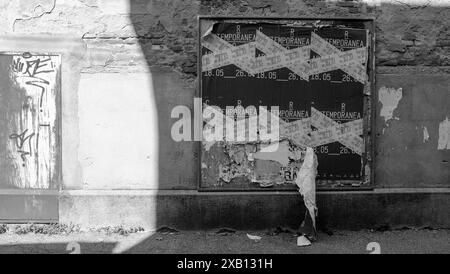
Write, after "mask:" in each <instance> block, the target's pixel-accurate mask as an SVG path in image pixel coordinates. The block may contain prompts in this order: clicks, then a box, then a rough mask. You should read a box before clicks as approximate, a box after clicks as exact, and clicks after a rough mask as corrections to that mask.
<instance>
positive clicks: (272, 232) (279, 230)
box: [266, 226, 295, 236]
mask: <svg viewBox="0 0 450 274" xmlns="http://www.w3.org/2000/svg"><path fill="white" fill-rule="evenodd" d="M281 233H288V234H295V232H294V231H293V230H291V229H289V228H283V227H279V226H277V227H276V228H272V229H269V230H268V231H267V232H266V234H267V235H269V236H276V235H278V234H281Z"/></svg>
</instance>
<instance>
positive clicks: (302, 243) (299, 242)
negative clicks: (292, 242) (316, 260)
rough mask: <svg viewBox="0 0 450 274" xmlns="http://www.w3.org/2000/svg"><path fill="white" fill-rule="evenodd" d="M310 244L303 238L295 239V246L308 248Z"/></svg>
mask: <svg viewBox="0 0 450 274" xmlns="http://www.w3.org/2000/svg"><path fill="white" fill-rule="evenodd" d="M309 245H311V242H310V241H309V240H308V238H306V237H305V236H300V237H297V246H309Z"/></svg>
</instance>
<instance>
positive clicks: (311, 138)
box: [200, 19, 370, 189]
mask: <svg viewBox="0 0 450 274" xmlns="http://www.w3.org/2000/svg"><path fill="white" fill-rule="evenodd" d="M207 21H208V20H207V19H206V20H205V23H206V22H207ZM213 21H214V20H213ZM299 22H301V20H300V21H299ZM206 25H207V26H208V29H207V31H205V32H201V33H203V35H202V36H201V37H200V52H201V63H200V65H201V75H200V81H201V85H200V87H201V94H202V101H203V105H204V106H215V107H217V112H218V113H220V115H217V117H221V119H222V120H224V121H225V120H226V121H228V120H231V122H232V123H234V122H236V124H238V121H241V120H248V121H246V122H245V123H244V124H245V128H236V130H235V132H236V135H237V134H238V133H241V135H242V136H245V137H247V135H248V137H250V133H252V132H251V131H248V130H247V125H249V124H251V123H252V122H251V120H252V119H256V117H261V113H260V111H259V107H261V106H265V107H267V108H268V109H270V108H272V107H273V106H275V107H277V108H278V113H277V114H278V118H279V119H278V121H279V140H276V141H275V142H273V143H269V144H268V143H264V142H260V140H254V139H251V138H248V139H245V138H244V140H237V141H234V140H233V141H230V140H229V139H228V138H225V137H226V136H225V135H227V134H228V132H229V131H228V129H225V128H224V129H219V130H215V129H214V130H212V128H207V130H206V132H204V137H207V138H206V139H205V140H204V141H203V146H202V152H201V153H202V154H201V158H202V161H201V162H202V163H204V166H207V167H208V168H202V176H201V187H202V188H203V187H204V188H210V189H213V188H227V187H228V188H243V189H247V188H253V187H273V188H274V189H279V188H290V189H292V188H293V187H294V186H295V180H296V178H297V176H298V172H299V170H300V167H301V166H302V163H303V161H304V158H303V157H304V156H305V153H306V147H310V148H312V149H313V150H314V153H316V157H317V161H318V162H319V163H320V165H318V167H317V172H316V173H317V174H316V175H317V178H318V179H319V180H320V181H321V182H323V183H321V184H319V186H324V187H327V186H329V185H331V184H334V181H345V183H349V182H347V181H350V182H351V183H354V182H355V181H358V182H359V181H361V180H362V179H363V178H366V177H367V176H366V175H365V173H366V169H365V168H364V167H366V166H367V165H366V163H367V162H366V160H365V159H366V153H365V152H366V147H367V144H366V140H368V139H367V138H366V136H365V134H366V135H367V131H365V130H364V128H365V127H367V125H368V124H369V122H370V121H369V119H367V118H366V117H364V113H368V112H367V109H365V107H366V106H365V100H364V99H365V96H366V97H367V96H368V94H370V85H369V80H370V79H369V75H368V74H369V72H368V68H369V67H370V65H369V57H370V56H369V46H370V45H369V41H370V39H369V38H370V33H369V31H368V29H366V27H365V26H364V25H362V24H348V25H346V23H345V22H339V23H337V22H333V21H331V20H330V21H326V20H325V21H323V22H320V23H317V24H316V23H311V22H308V23H304V24H303V22H302V24H300V23H299V24H293V23H287V22H285V21H280V22H273V21H271V22H268V21H265V20H263V19H256V20H237V19H233V20H231V19H230V20H227V19H223V20H215V21H214V22H213V23H212V24H211V23H209V24H206ZM250 107H254V108H255V109H256V115H255V116H251V115H247V114H244V115H243V116H242V117H240V115H239V114H237V112H238V111H237V110H238V109H243V110H246V109H247V108H250ZM228 109H232V110H233V111H235V112H236V115H234V114H233V115H232V116H231V117H230V116H228ZM225 113H226V115H221V114H225ZM247 116H248V118H247ZM212 119H214V118H212ZM258 121H259V120H258ZM203 123H205V121H203ZM232 123H230V124H232ZM206 124H207V126H209V124H210V123H209V121H207V122H206ZM258 126H261V125H260V123H258ZM225 132H227V133H226V134H225ZM231 132H232V131H231ZM219 133H222V135H223V138H222V137H221V136H218V135H220V134H219ZM258 134H259V133H258ZM255 135H257V134H255ZM213 136H215V137H214V138H215V139H214V138H213ZM250 139H251V140H250ZM222 140H223V141H222ZM272 147H277V148H278V149H277V150H273V149H272ZM266 149H272V151H271V152H270V153H269V152H267V151H265V150H266ZM235 152H239V153H235ZM238 155H239V157H237V156H238ZM241 156H242V157H241ZM333 186H334V185H333Z"/></svg>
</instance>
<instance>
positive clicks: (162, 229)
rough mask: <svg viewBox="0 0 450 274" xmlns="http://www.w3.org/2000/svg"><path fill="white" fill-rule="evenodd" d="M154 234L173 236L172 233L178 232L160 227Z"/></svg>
mask: <svg viewBox="0 0 450 274" xmlns="http://www.w3.org/2000/svg"><path fill="white" fill-rule="evenodd" d="M156 232H158V233H163V234H174V233H178V230H176V229H174V228H171V227H168V226H162V227H160V228H158V229H157V230H156Z"/></svg>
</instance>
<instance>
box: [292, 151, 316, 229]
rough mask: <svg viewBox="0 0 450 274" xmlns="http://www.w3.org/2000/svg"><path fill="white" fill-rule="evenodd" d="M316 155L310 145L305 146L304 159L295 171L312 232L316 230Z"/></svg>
mask: <svg viewBox="0 0 450 274" xmlns="http://www.w3.org/2000/svg"><path fill="white" fill-rule="evenodd" d="M317 165H318V164H317V156H316V155H315V153H314V150H313V149H312V148H311V147H307V148H306V154H305V160H304V162H303V164H302V166H301V168H300V170H299V171H298V173H297V179H296V180H295V183H296V184H297V186H298V191H299V192H300V194H301V195H302V196H303V202H304V203H305V207H306V209H307V210H308V212H309V215H310V216H311V219H312V223H313V229H314V233H315V232H316V215H317V207H316V175H317Z"/></svg>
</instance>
